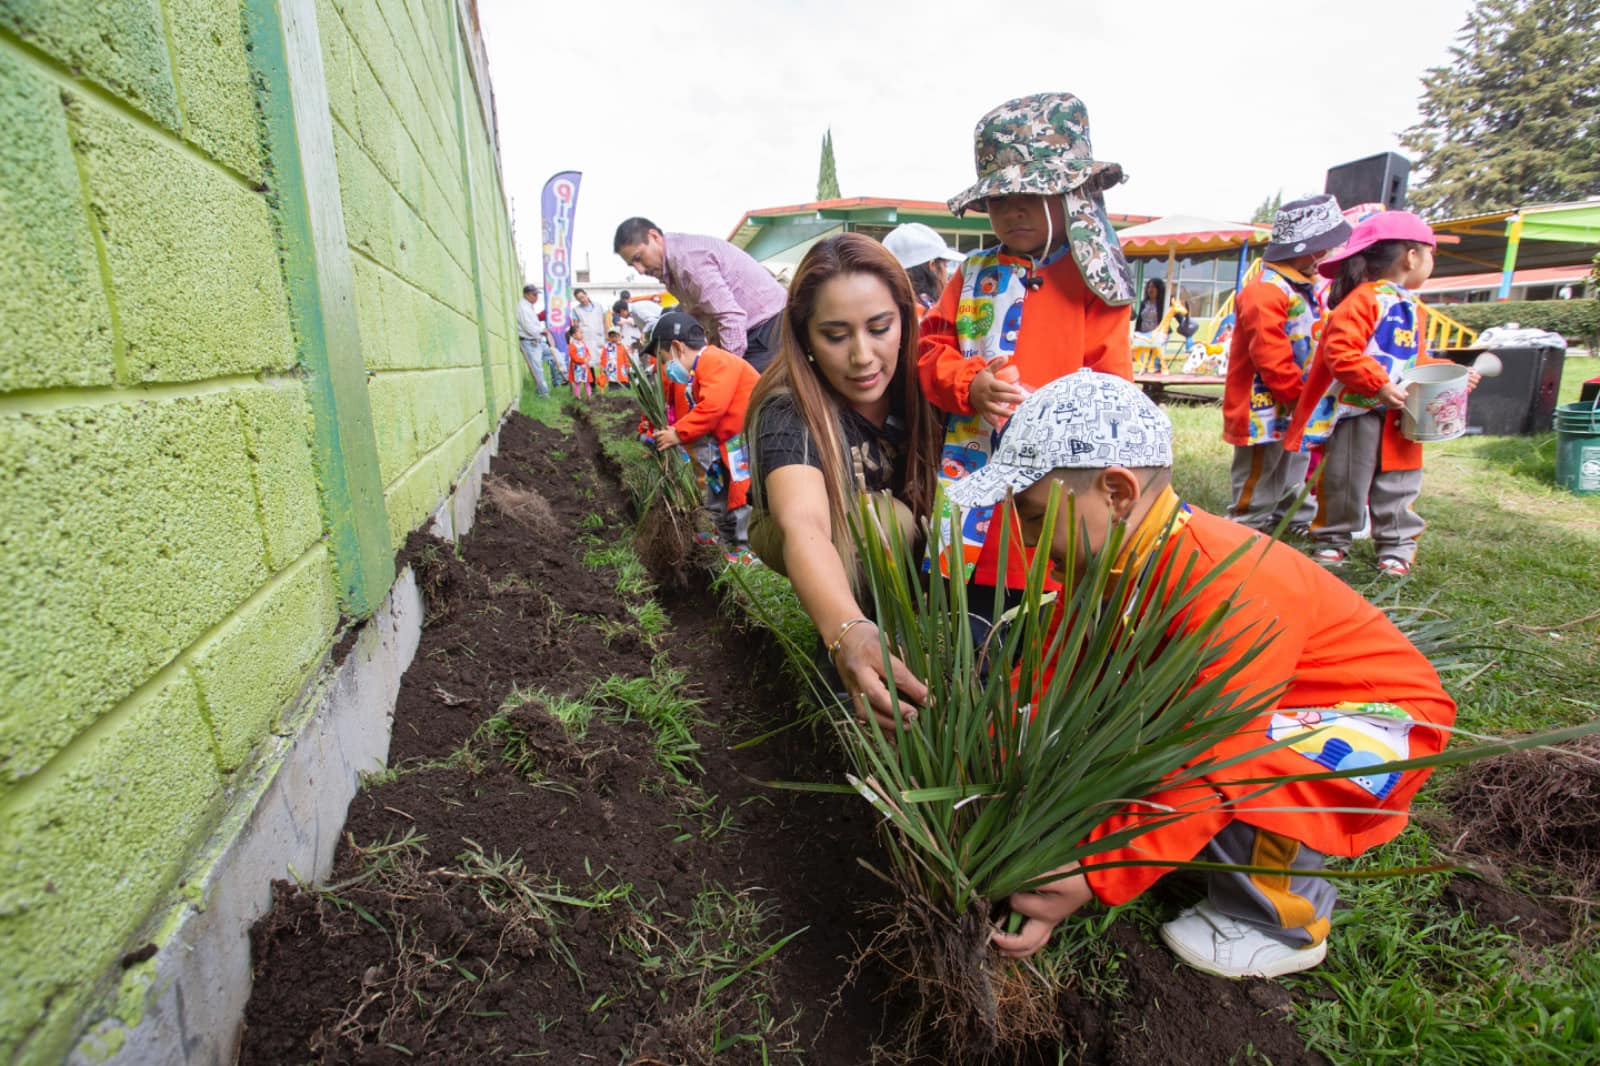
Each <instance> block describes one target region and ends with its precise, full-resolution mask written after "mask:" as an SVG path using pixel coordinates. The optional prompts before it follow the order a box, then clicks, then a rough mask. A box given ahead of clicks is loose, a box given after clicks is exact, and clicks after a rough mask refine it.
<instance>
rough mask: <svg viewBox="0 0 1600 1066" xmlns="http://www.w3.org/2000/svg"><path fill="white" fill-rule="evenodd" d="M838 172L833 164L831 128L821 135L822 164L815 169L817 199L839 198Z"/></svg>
mask: <svg viewBox="0 0 1600 1066" xmlns="http://www.w3.org/2000/svg"><path fill="white" fill-rule="evenodd" d="M839 195H840V194H839V172H838V171H837V170H835V169H834V166H833V130H832V129H829V130H828V132H827V133H824V134H823V135H822V165H821V166H820V167H819V168H818V169H817V199H818V200H837V199H839Z"/></svg>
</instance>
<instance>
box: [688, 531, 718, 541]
mask: <svg viewBox="0 0 1600 1066" xmlns="http://www.w3.org/2000/svg"><path fill="white" fill-rule="evenodd" d="M694 542H695V543H696V544H720V543H722V538H721V537H719V536H717V535H716V534H715V533H707V532H705V531H704V530H697V531H696V532H695V535H694Z"/></svg>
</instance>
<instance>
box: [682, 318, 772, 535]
mask: <svg viewBox="0 0 1600 1066" xmlns="http://www.w3.org/2000/svg"><path fill="white" fill-rule="evenodd" d="M693 373H694V380H693V382H692V383H691V384H690V385H689V389H688V391H690V392H692V393H693V396H694V406H693V407H691V408H689V409H688V412H687V413H685V414H681V415H679V416H678V420H677V421H676V422H674V423H673V424H672V429H673V432H675V433H677V434H678V439H679V440H680V441H682V442H683V443H684V444H691V443H693V442H694V441H697V440H699V439H700V438H701V437H703V436H705V435H706V434H708V433H709V434H710V435H711V436H712V438H713V439H714V440H716V442H717V445H718V449H719V451H720V452H721V453H722V461H723V464H724V465H725V466H726V467H727V468H728V482H729V483H728V507H729V508H734V507H743V506H744V505H745V503H746V502H747V501H748V497H749V494H750V462H749V458H748V455H747V453H746V451H745V449H744V448H743V447H742V434H743V433H744V416H745V411H746V410H747V409H748V408H749V406H750V393H751V392H752V391H754V389H755V387H756V382H758V381H760V380H761V373H760V371H758V370H756V368H755V367H753V366H751V365H750V364H749V363H747V362H745V361H744V360H743V359H741V358H739V357H738V356H737V355H734V354H733V353H732V352H728V351H724V350H723V349H721V348H718V347H717V346H716V345H714V344H708V345H706V346H705V347H704V348H703V349H701V351H700V355H699V357H698V358H697V359H696V360H695V364H694V371H693ZM679 410H682V408H679ZM729 441H733V442H734V444H733V446H732V447H731V448H730V447H729V443H728V442H729Z"/></svg>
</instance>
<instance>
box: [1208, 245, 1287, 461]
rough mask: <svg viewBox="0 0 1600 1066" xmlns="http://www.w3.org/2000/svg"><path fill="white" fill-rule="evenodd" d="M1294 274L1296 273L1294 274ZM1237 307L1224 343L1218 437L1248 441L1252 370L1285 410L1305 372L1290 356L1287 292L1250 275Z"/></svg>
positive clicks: (1235, 301) (1253, 380)
mask: <svg viewBox="0 0 1600 1066" xmlns="http://www.w3.org/2000/svg"><path fill="white" fill-rule="evenodd" d="M1296 276H1297V277H1298V275H1296ZM1234 306H1235V307H1236V308H1237V309H1238V314H1237V316H1236V322H1235V324H1234V327H1233V342H1232V344H1231V345H1230V346H1229V348H1228V377H1227V384H1226V385H1224V386H1223V390H1222V439H1223V440H1224V441H1226V442H1227V443H1228V444H1237V445H1250V444H1252V443H1254V442H1253V441H1252V440H1251V439H1250V392H1251V387H1252V386H1253V385H1254V383H1255V379H1256V375H1257V374H1259V375H1261V383H1262V384H1263V385H1265V386H1266V387H1267V391H1268V392H1270V393H1272V398H1273V399H1275V400H1277V401H1278V402H1279V403H1281V404H1283V406H1285V407H1287V408H1288V409H1289V410H1291V411H1292V410H1294V406H1295V404H1297V403H1299V402H1300V392H1301V389H1302V387H1303V385H1304V384H1305V373H1304V371H1302V370H1301V368H1300V367H1299V366H1298V365H1297V364H1296V363H1295V361H1294V346H1293V344H1291V343H1290V341H1289V337H1288V335H1287V334H1286V333H1285V332H1284V324H1285V323H1287V322H1288V321H1289V295H1288V293H1286V292H1284V291H1283V290H1282V289H1280V288H1278V286H1276V285H1273V284H1272V283H1270V282H1266V281H1252V282H1251V283H1250V284H1248V285H1246V286H1245V287H1244V288H1242V289H1240V290H1239V295H1238V297H1236V298H1235V300H1234Z"/></svg>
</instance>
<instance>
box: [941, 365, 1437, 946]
mask: <svg viewBox="0 0 1600 1066" xmlns="http://www.w3.org/2000/svg"><path fill="white" fill-rule="evenodd" d="M1171 467H1172V425H1171V423H1170V422H1169V421H1168V419H1167V416H1166V414H1165V413H1163V412H1162V411H1161V409H1160V408H1158V407H1157V406H1156V405H1155V404H1153V403H1151V402H1150V400H1149V399H1147V398H1146V397H1145V395H1144V393H1143V392H1142V391H1141V390H1140V389H1139V388H1138V387H1137V386H1135V385H1132V384H1130V383H1129V382H1126V381H1124V380H1122V379H1121V378H1118V377H1113V376H1111V375H1109V374H1100V373H1095V372H1094V371H1090V370H1080V371H1078V372H1077V373H1075V374H1069V375H1067V376H1066V377H1063V378H1059V379H1057V380H1056V381H1053V382H1051V383H1050V384H1048V385H1045V386H1044V387H1042V388H1041V389H1039V390H1038V391H1037V392H1035V393H1034V394H1033V395H1032V396H1030V397H1028V398H1027V399H1026V400H1025V401H1023V403H1022V404H1021V406H1020V407H1019V408H1018V409H1017V411H1016V413H1015V414H1014V415H1013V416H1012V419H1011V422H1010V424H1009V425H1008V426H1007V428H1006V432H1005V436H1004V437H1003V438H1002V439H1001V441H1000V444H999V446H998V447H997V448H996V449H995V453H994V456H993V458H992V459H991V460H990V461H989V463H988V465H987V466H985V467H984V468H983V469H982V470H979V471H976V472H974V473H973V474H972V475H971V476H969V477H966V478H963V479H961V480H960V481H959V482H957V483H956V484H954V485H951V486H950V487H949V489H948V490H947V494H948V498H949V500H950V501H951V502H952V503H954V504H956V505H957V506H959V507H982V506H992V505H996V504H1000V503H1002V502H1003V501H1005V500H1006V499H1007V498H1008V497H1009V498H1010V499H1011V501H1012V505H1013V506H1014V507H1015V509H1016V517H1017V523H1018V528H1019V529H1020V531H1021V534H1022V539H1023V541H1024V542H1025V543H1027V544H1028V545H1029V546H1036V545H1037V544H1038V538H1039V530H1040V527H1041V523H1042V521H1043V519H1044V515H1045V511H1046V509H1047V508H1048V505H1049V499H1050V492H1051V489H1052V486H1053V485H1055V484H1059V485H1060V486H1061V490H1062V491H1063V492H1064V493H1066V494H1070V495H1071V496H1072V497H1073V502H1074V507H1075V510H1074V514H1075V515H1076V518H1077V521H1078V523H1079V526H1080V537H1079V539H1078V540H1077V541H1076V542H1074V541H1073V540H1072V538H1071V536H1070V533H1069V531H1068V529H1067V527H1066V523H1065V522H1062V523H1059V524H1058V525H1057V526H1056V527H1055V535H1054V537H1053V539H1052V543H1050V544H1049V545H1047V546H1045V547H1047V548H1048V550H1049V552H1050V557H1051V561H1052V563H1053V564H1054V566H1055V567H1056V568H1057V570H1058V572H1059V573H1063V574H1064V573H1068V572H1075V573H1081V572H1082V571H1083V569H1084V567H1085V565H1086V556H1084V555H1080V554H1074V552H1078V553H1082V552H1097V551H1100V550H1102V549H1103V548H1104V546H1105V545H1106V543H1107V541H1108V539H1109V537H1110V534H1111V530H1112V528H1113V527H1114V526H1116V525H1122V526H1124V527H1126V528H1127V529H1128V530H1129V535H1128V536H1127V537H1126V539H1124V540H1123V542H1122V547H1121V549H1120V550H1121V551H1122V552H1123V553H1124V559H1123V560H1122V565H1123V566H1125V567H1126V566H1144V565H1160V566H1165V567H1167V568H1168V573H1169V574H1170V575H1172V578H1171V582H1170V585H1169V587H1168V590H1167V595H1169V596H1190V595H1193V597H1194V602H1193V608H1192V610H1191V611H1190V612H1189V613H1188V615H1187V617H1190V618H1193V619H1196V620H1197V621H1196V624H1198V620H1199V619H1203V618H1206V617H1208V616H1210V615H1212V614H1213V613H1214V612H1216V611H1219V610H1220V611H1223V612H1225V615H1224V621H1223V624H1222V627H1221V629H1220V630H1219V631H1218V633H1217V635H1216V641H1217V643H1216V645H1215V647H1217V648H1219V649H1221V651H1220V659H1219V661H1218V663H1217V664H1216V667H1220V666H1221V665H1222V664H1224V663H1227V662H1231V661H1236V660H1237V659H1238V658H1239V657H1241V656H1242V655H1243V654H1244V652H1245V650H1246V649H1247V648H1249V647H1250V646H1251V645H1252V644H1254V643H1256V642H1258V641H1260V640H1261V639H1262V638H1266V640H1265V647H1264V648H1263V649H1262V651H1261V653H1260V654H1259V655H1258V656H1257V657H1256V658H1255V659H1254V660H1253V661H1251V662H1249V663H1248V664H1247V665H1246V666H1245V667H1244V668H1243V670H1242V671H1241V672H1240V673H1239V674H1238V675H1237V678H1236V681H1235V683H1236V684H1238V685H1242V686H1243V688H1244V690H1245V691H1246V692H1251V693H1260V692H1267V691H1272V690H1277V689H1280V688H1281V690H1282V691H1281V695H1280V696H1279V697H1278V700H1277V702H1276V705H1275V707H1274V708H1273V710H1271V711H1269V712H1268V713H1266V714H1264V715H1262V716H1261V717H1260V718H1259V719H1257V720H1256V721H1254V722H1252V723H1250V725H1248V726H1247V727H1245V728H1244V729H1242V730H1240V731H1239V732H1238V733H1235V734H1233V735H1231V736H1229V737H1227V738H1225V739H1224V740H1222V741H1221V742H1219V743H1218V744H1217V745H1215V746H1214V747H1213V748H1211V749H1210V750H1209V751H1207V752H1206V753H1205V754H1204V755H1203V756H1201V758H1202V759H1205V760H1214V761H1215V762H1216V763H1218V764H1220V765H1219V766H1215V767H1213V768H1211V769H1208V770H1207V771H1206V772H1205V773H1203V774H1202V775H1201V777H1200V779H1201V780H1202V781H1203V782H1204V783H1205V784H1206V785H1208V786H1209V787H1208V788H1196V787H1194V786H1193V784H1192V783H1191V784H1189V785H1188V786H1187V787H1185V788H1183V789H1173V790H1168V791H1164V792H1159V793H1157V794H1155V795H1152V796H1147V797H1142V798H1141V799H1142V802H1139V803H1130V804H1129V805H1128V806H1127V807H1124V808H1123V809H1122V810H1119V811H1117V812H1115V813H1114V814H1112V815H1111V816H1110V817H1109V818H1107V819H1106V821H1105V822H1103V823H1101V825H1100V826H1099V827H1097V828H1096V829H1095V830H1094V831H1093V832H1091V833H1090V835H1089V839H1090V841H1095V840H1104V839H1105V838H1106V837H1107V836H1109V835H1111V834H1116V833H1122V832H1124V831H1126V830H1129V829H1135V828H1137V826H1138V823H1139V822H1140V821H1141V819H1155V820H1156V822H1157V824H1156V825H1155V827H1154V828H1152V829H1150V830H1148V831H1146V832H1144V833H1142V834H1141V835H1138V836H1135V837H1134V838H1133V839H1132V840H1131V841H1129V842H1127V843H1124V844H1122V845H1121V846H1116V847H1108V848H1107V849H1106V850H1105V851H1103V852H1100V853H1099V854H1096V855H1093V856H1092V857H1090V858H1088V859H1086V860H1085V861H1084V868H1083V869H1079V868H1078V865H1077V864H1072V865H1070V866H1067V867H1063V868H1061V869H1058V870H1055V871H1051V873H1052V874H1054V875H1055V877H1054V880H1051V881H1049V882H1047V883H1046V884H1045V885H1043V886H1042V887H1041V888H1039V889H1038V890H1037V891H1033V892H1019V893H1016V894H1015V895H1013V896H1012V897H1011V899H1010V905H1011V909H1012V910H1014V911H1016V912H1017V913H1019V914H1021V915H1023V916H1024V918H1025V921H1024V922H1023V925H1022V926H1021V928H1020V929H1018V930H1017V932H1016V933H1015V934H1006V933H1000V932H996V933H995V934H993V939H994V943H995V946H996V947H997V948H998V949H999V950H1000V952H1001V953H1002V954H1004V955H1009V956H1014V957H1021V956H1026V955H1030V954H1032V953H1033V952H1035V951H1037V950H1038V949H1039V948H1040V947H1042V946H1043V945H1044V943H1045V942H1046V941H1047V940H1048V939H1049V937H1050V934H1051V932H1052V931H1053V930H1054V929H1055V927H1056V926H1057V925H1058V924H1059V923H1060V922H1061V921H1062V920H1063V919H1065V918H1066V917H1067V916H1068V915H1070V914H1072V913H1073V912H1074V911H1076V910H1077V909H1078V908H1079V907H1081V906H1083V905H1084V904H1085V903H1088V902H1089V901H1090V900H1091V899H1098V900H1100V902H1102V903H1105V904H1108V905H1116V904H1121V903H1126V902H1128V901H1129V900H1131V899H1133V898H1134V897H1136V896H1138V895H1139V894H1140V893H1141V892H1143V891H1144V890H1145V889H1146V888H1148V887H1149V886H1150V885H1152V884H1153V883H1155V881H1156V880H1157V879H1159V878H1160V877H1161V875H1162V874H1164V873H1165V872H1166V871H1167V869H1170V864H1171V863H1174V862H1185V861H1188V860H1191V859H1194V858H1196V857H1202V858H1204V859H1207V860H1210V861H1213V862H1221V863H1227V864H1230V865H1234V866H1252V867H1258V868H1259V867H1270V868H1273V869H1274V870H1278V871H1281V872H1279V873H1274V874H1251V873H1247V872H1244V871H1213V872H1210V873H1208V874H1207V880H1208V890H1209V891H1208V898H1207V899H1206V900H1205V901H1204V902H1202V903H1200V904H1198V905H1197V906H1195V907H1193V908H1191V909H1189V910H1186V911H1184V912H1183V913H1182V914H1180V915H1179V916H1178V917H1177V918H1176V919H1174V920H1173V921H1170V922H1168V923H1166V924H1165V925H1164V926H1162V929H1161V936H1162V939H1163V940H1164V941H1165V942H1166V944H1167V946H1168V947H1170V948H1171V949H1172V951H1173V953H1174V954H1176V955H1177V956H1178V957H1179V958H1180V959H1182V960H1183V961H1184V962H1185V963H1187V964H1189V965H1190V966H1193V967H1195V968H1196V969H1200V970H1204V971H1206V972H1207V973H1213V974H1217V975H1220V976H1223V977H1232V978H1240V977H1275V976H1279V975H1282V974H1287V973H1294V972H1296V971H1299V970H1304V969H1307V968H1309V967H1312V966H1315V965H1316V964H1317V963H1319V962H1321V961H1322V959H1323V958H1324V956H1325V955H1326V954H1327V936H1328V931H1329V921H1328V916H1329V914H1330V913H1331V912H1332V910H1333V904H1334V901H1335V896H1336V892H1335V889H1334V887H1333V883H1332V882H1331V881H1329V880H1327V879H1325V878H1320V877H1317V876H1315V874H1316V872H1317V871H1320V870H1321V869H1322V866H1323V857H1324V856H1325V855H1341V856H1353V855H1359V854H1360V853H1361V852H1363V851H1365V850H1367V849H1368V848H1371V847H1373V846H1375V845H1377V844H1381V843H1383V842H1384V841H1386V840H1389V839H1391V838H1393V837H1394V836H1395V835H1396V834H1397V833H1399V832H1400V830H1401V829H1402V828H1403V827H1404V826H1405V822H1406V818H1405V812H1406V810H1407V809H1408V807H1409V805H1410V802H1411V797H1412V796H1413V795H1414V794H1415V793H1416V790H1417V788H1418V787H1419V786H1420V785H1421V784H1422V782H1423V781H1424V780H1425V779H1426V777H1427V771H1426V770H1408V771H1402V772H1388V773H1386V772H1381V771H1380V772H1374V773H1371V774H1367V775H1364V776H1359V777H1346V778H1338V779H1321V780H1300V781H1294V782H1290V783H1288V784H1284V785H1279V786H1275V787H1272V788H1270V789H1267V790H1263V788H1262V785H1261V784H1260V783H1259V782H1260V779H1261V778H1264V777H1270V778H1282V777H1284V776H1286V775H1297V774H1300V775H1303V774H1315V773H1321V772H1323V771H1325V770H1329V769H1340V768H1348V767H1353V766H1377V765H1379V764H1382V763H1388V762H1392V761H1397V760H1401V759H1408V758H1418V757H1423V756H1427V755H1432V754H1434V753H1435V752H1438V751H1439V750H1441V749H1442V748H1443V746H1444V743H1445V740H1446V732H1447V730H1446V727H1448V726H1449V725H1450V724H1451V723H1452V722H1454V720H1455V710H1456V708H1455V703H1454V702H1453V701H1452V700H1451V699H1450V697H1449V696H1448V695H1446V694H1445V691H1444V688H1443V687H1442V686H1441V685H1440V683H1439V675H1438V673H1437V672H1436V671H1435V670H1434V668H1433V667H1432V665H1430V664H1429V662H1428V660H1427V659H1426V658H1424V657H1423V655H1422V653H1421V652H1419V651H1417V649H1416V648H1415V647H1413V646H1412V644H1411V642H1410V641H1409V640H1407V639H1406V637H1405V635H1404V634H1402V633H1401V632H1400V630H1399V629H1397V628H1395V626H1394V624H1393V623H1392V622H1390V621H1389V620H1388V618H1387V617H1386V616H1385V615H1384V614H1383V613H1382V612H1381V611H1379V610H1378V609H1377V608H1376V607H1374V606H1372V604H1370V603H1369V602H1367V600H1365V599H1364V598H1362V597H1361V596H1360V595H1359V594H1358V593H1356V592H1355V591H1354V590H1352V589H1351V588H1350V587H1349V586H1347V585H1346V584H1345V583H1344V582H1342V581H1340V580H1339V579H1338V578H1337V577H1336V576H1334V575H1332V574H1330V573H1328V572H1327V571H1326V570H1324V569H1323V568H1322V567H1320V566H1318V565H1317V564H1316V563H1314V562H1312V561H1311V560H1310V559H1307V558H1306V557H1305V556H1304V555H1301V554H1300V553H1299V552H1297V551H1295V550H1293V549H1292V548H1289V547H1287V546H1286V545H1283V544H1280V543H1277V542H1276V541H1272V540H1270V539H1268V538H1265V537H1262V536H1260V535H1259V534H1257V533H1255V532H1253V531H1251V530H1249V529H1246V528H1245V527H1244V526H1241V525H1239V524H1237V523H1235V522H1230V521H1228V520H1227V519H1225V518H1220V517H1218V516H1216V515H1210V514H1207V513H1205V512H1204V511H1201V510H1199V509H1197V508H1195V507H1192V506H1190V505H1189V504H1187V503H1185V502H1183V501H1182V500H1181V499H1179V498H1178V496H1177V495H1176V494H1175V493H1174V492H1173V490H1172V487H1171V481H1172V469H1171ZM1062 506H1063V507H1064V506H1065V505H1064V504H1062ZM1163 534H1170V535H1169V536H1168V537H1167V539H1166V540H1165V541H1164V542H1163V540H1162V539H1161V538H1162V535H1163ZM1163 544H1164V545H1165V547H1164V553H1163V555H1162V556H1161V557H1160V558H1157V557H1156V555H1155V552H1156V550H1157V547H1158V546H1160V545H1163ZM1241 548H1242V549H1243V550H1242V551H1240V549H1241ZM1230 558H1231V559H1232V561H1231V562H1228V561H1229V560H1230ZM1225 562H1228V565H1227V566H1226V568H1224V569H1221V570H1220V571H1219V570H1218V567H1220V566H1222V564H1223V563H1225ZM1191 564H1192V565H1191ZM1207 575H1212V579H1211V580H1210V581H1209V583H1206V584H1204V585H1203V587H1198V588H1197V587H1196V586H1197V585H1200V583H1201V578H1202V577H1205V576H1207ZM1130 624H1133V625H1137V624H1138V620H1137V619H1133V620H1131V622H1130ZM1209 673H1210V671H1208V675H1209ZM1048 683H1049V678H1048V672H1047V676H1046V677H1045V678H1044V679H1042V680H1041V682H1040V685H1041V688H1042V687H1044V686H1046V685H1048ZM1202 683H1203V682H1202ZM1377 701H1381V702H1377ZM1231 760H1238V761H1231ZM1247 782H1254V783H1247ZM1172 813H1180V814H1182V815H1183V817H1181V818H1178V819H1176V820H1168V819H1170V818H1171V814H1172ZM1116 862H1127V863H1130V865H1125V866H1109V865H1107V864H1110V863H1116ZM1135 864H1136V865H1135Z"/></svg>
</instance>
